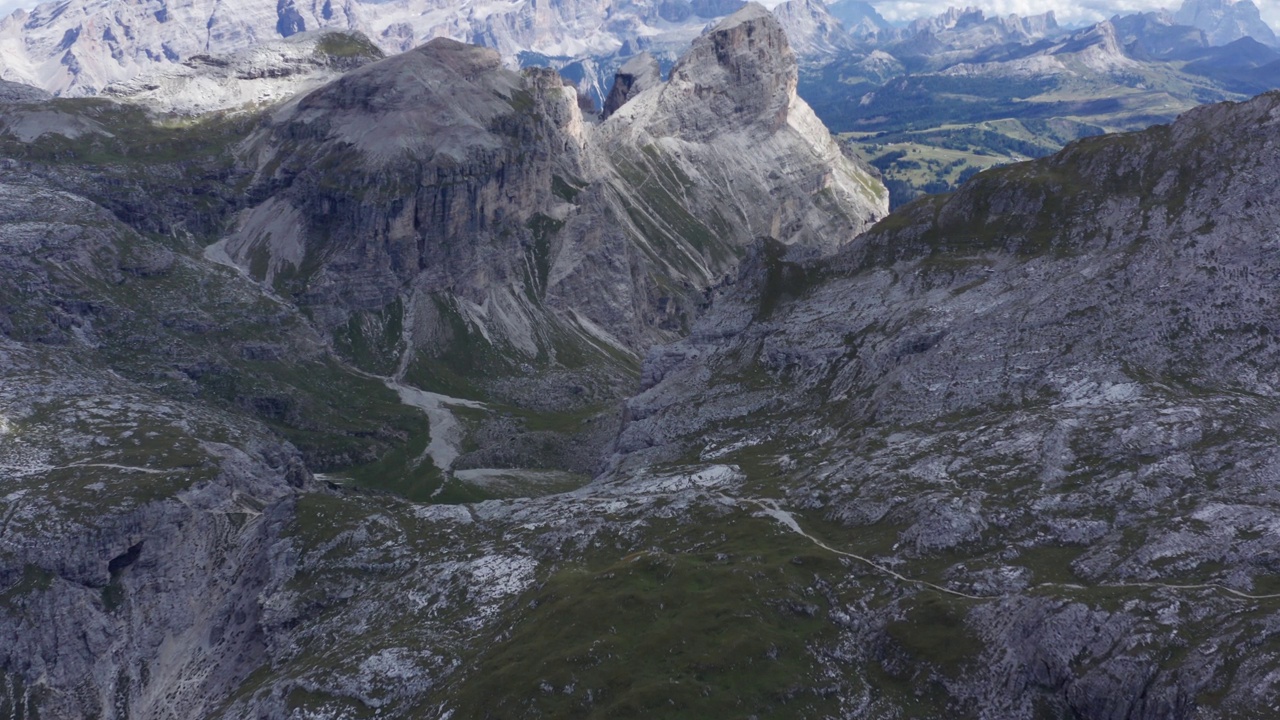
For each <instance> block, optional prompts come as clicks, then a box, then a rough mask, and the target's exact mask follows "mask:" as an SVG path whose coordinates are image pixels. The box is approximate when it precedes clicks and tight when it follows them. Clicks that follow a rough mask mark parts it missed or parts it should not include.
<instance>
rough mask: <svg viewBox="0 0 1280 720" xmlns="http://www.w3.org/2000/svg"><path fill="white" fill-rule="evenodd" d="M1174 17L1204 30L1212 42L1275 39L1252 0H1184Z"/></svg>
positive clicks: (1275, 40)
mask: <svg viewBox="0 0 1280 720" xmlns="http://www.w3.org/2000/svg"><path fill="white" fill-rule="evenodd" d="M1173 19H1174V21H1175V22H1177V23H1179V24H1181V25H1190V26H1191V27H1194V28H1198V29H1200V30H1203V31H1204V32H1205V34H1206V35H1207V36H1208V38H1209V43H1210V44H1212V45H1226V44H1227V43H1229V42H1232V41H1235V40H1239V39H1240V38H1242V37H1251V38H1253V39H1254V40H1257V41H1259V42H1262V43H1265V44H1267V45H1276V44H1277V42H1278V41H1277V38H1276V34H1275V31H1273V30H1272V29H1271V27H1270V26H1269V25H1267V23H1266V22H1264V21H1263V19H1262V15H1261V14H1260V13H1259V11H1258V6H1257V5H1254V4H1253V0H1184V1H1183V3H1182V7H1181V8H1179V9H1178V12H1176V13H1174V16H1173Z"/></svg>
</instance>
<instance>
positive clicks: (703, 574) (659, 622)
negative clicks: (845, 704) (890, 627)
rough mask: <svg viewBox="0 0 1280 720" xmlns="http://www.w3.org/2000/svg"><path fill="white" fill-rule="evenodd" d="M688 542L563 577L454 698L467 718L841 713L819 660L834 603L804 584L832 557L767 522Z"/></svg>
mask: <svg viewBox="0 0 1280 720" xmlns="http://www.w3.org/2000/svg"><path fill="white" fill-rule="evenodd" d="M712 528H713V529H712ZM688 534H689V535H697V536H700V537H697V538H694V537H686V538H684V540H685V541H686V542H692V543H694V544H695V545H696V549H694V550H690V551H683V552H675V551H673V552H663V551H659V550H646V551H641V552H637V553H634V554H631V555H627V556H624V557H620V558H617V557H615V558H613V559H608V560H602V561H601V562H598V563H590V564H588V565H583V566H571V567H566V568H562V569H560V570H559V571H557V572H555V573H554V574H553V575H552V576H551V577H550V578H548V579H547V581H546V582H545V583H543V584H542V585H541V586H540V587H539V588H538V589H537V590H536V591H534V592H533V593H532V594H531V595H530V596H529V597H527V598H526V605H525V606H526V607H527V608H528V609H527V611H525V612H524V613H523V614H522V615H523V616H522V617H520V618H519V620H518V621H517V622H516V624H515V625H514V626H513V627H512V628H511V629H510V631H509V632H506V633H504V636H503V637H502V638H501V639H498V640H497V641H496V642H494V643H493V644H492V645H491V646H490V647H489V648H488V649H487V650H486V651H484V652H482V654H481V656H480V657H479V658H478V659H477V666H476V669H475V671H474V672H472V673H470V674H469V675H468V676H467V678H466V679H465V680H464V681H463V684H462V685H461V686H460V687H458V688H457V689H456V698H457V700H456V702H455V703H454V705H455V706H456V707H458V708H460V709H461V712H462V713H463V715H462V716H461V717H477V718H478V717H491V718H506V717H511V718H516V717H521V718H533V717H669V718H706V717H746V716H756V717H761V718H768V717H776V718H783V717H815V716H822V715H827V714H831V713H834V712H835V710H836V708H835V706H834V704H833V703H832V701H831V700H829V699H828V698H827V697H826V696H825V695H824V693H823V692H822V688H823V687H825V686H826V684H827V683H828V682H829V680H828V679H825V678H823V677H822V676H821V674H820V673H819V671H818V669H817V668H816V667H815V665H814V660H813V658H812V655H811V653H810V651H809V648H810V647H811V645H812V643H814V642H817V641H819V639H820V638H821V637H822V636H823V634H824V633H825V632H827V631H828V625H827V623H826V621H825V619H824V618H825V615H826V612H827V608H826V605H825V602H824V601H823V600H822V599H821V598H819V597H817V596H816V595H813V594H811V593H810V592H808V591H807V590H806V588H807V587H808V585H809V583H811V582H812V579H813V577H814V575H815V574H816V573H821V572H824V571H837V569H836V567H835V562H834V561H833V560H832V559H831V558H829V557H825V553H823V554H821V555H815V554H813V553H812V548H811V547H808V546H807V543H805V542H804V541H803V539H797V538H796V537H794V536H790V535H785V534H781V533H779V532H777V531H776V529H775V528H774V527H771V524H770V523H768V522H767V521H764V520H760V519H756V518H736V519H733V520H730V521H725V520H723V519H722V520H721V521H719V522H717V523H715V524H714V525H712V526H711V527H706V526H704V527H703V528H702V529H701V530H690V531H689V533H688ZM677 543H678V544H683V543H680V542H679V541H677Z"/></svg>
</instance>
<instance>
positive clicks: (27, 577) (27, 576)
mask: <svg viewBox="0 0 1280 720" xmlns="http://www.w3.org/2000/svg"><path fill="white" fill-rule="evenodd" d="M51 587H53V573H51V572H49V571H47V570H44V569H43V568H39V567H36V566H35V565H31V564H27V565H24V566H22V577H21V578H19V579H18V582H16V583H14V584H13V585H12V586H11V587H9V588H6V589H5V590H4V591H3V592H0V605H3V606H4V607H7V608H15V607H16V606H17V605H18V602H19V600H20V599H21V598H24V597H26V596H28V595H31V594H34V593H40V592H44V591H46V590H48V589H49V588H51Z"/></svg>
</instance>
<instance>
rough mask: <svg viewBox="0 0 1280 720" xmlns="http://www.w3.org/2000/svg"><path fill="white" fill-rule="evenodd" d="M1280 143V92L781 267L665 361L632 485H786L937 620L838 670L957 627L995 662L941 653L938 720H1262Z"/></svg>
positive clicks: (1019, 177)
mask: <svg viewBox="0 0 1280 720" xmlns="http://www.w3.org/2000/svg"><path fill="white" fill-rule="evenodd" d="M1278 143H1280V95H1276V94H1275V93H1272V94H1269V95H1264V96H1261V97H1259V98H1257V99H1255V100H1252V101H1250V102H1247V103H1242V104H1238V105H1219V106H1212V107H1206V108H1202V109H1199V110H1197V111H1194V112H1191V113H1188V114H1187V115H1186V116H1184V117H1183V118H1181V119H1180V120H1179V121H1178V122H1176V123H1175V124H1173V125H1172V126H1167V127H1158V128H1155V129H1152V130H1149V131H1146V132H1143V133H1137V134H1131V135H1121V136H1114V137H1104V138H1098V139H1094V140H1089V141H1081V142H1079V143H1076V144H1073V145H1071V146H1069V147H1068V148H1067V149H1066V150H1065V151H1064V152H1062V153H1061V154H1059V155H1057V156H1055V157H1053V158H1051V159H1047V160H1044V161H1038V162H1034V163H1028V164H1024V165H1021V166H1013V167H1010V168H1006V169H1002V170H998V171H992V172H989V173H986V174H983V175H980V176H978V178H976V179H975V180H974V181H972V182H970V183H968V184H967V185H965V187H964V188H963V189H962V190H961V191H960V192H958V193H956V194H954V195H951V196H944V197H939V198H930V199H926V200H922V201H919V202H917V203H914V204H913V205H911V206H908V207H907V208H904V209H903V210H901V211H899V213H897V214H895V215H893V216H891V218H890V219H889V220H887V221H885V222H883V223H881V224H880V225H878V226H877V227H876V228H875V229H873V230H872V231H871V232H869V233H868V234H866V235H864V236H862V237H861V238H860V239H859V240H858V241H857V242H855V243H854V244H852V245H850V246H849V247H847V248H846V249H845V250H844V251H843V252H841V254H840V255H839V256H838V257H837V258H835V259H833V260H831V261H826V262H817V263H811V264H795V263H788V262H785V261H783V260H781V259H780V258H779V257H778V256H777V255H776V254H770V253H769V252H765V253H762V254H761V255H760V256H759V257H758V258H757V260H756V262H755V263H754V264H753V265H752V266H751V268H752V269H751V271H749V272H748V273H747V275H746V276H745V277H744V279H743V280H741V281H740V282H739V283H738V284H737V286H736V287H735V291H734V293H733V294H732V295H731V296H729V297H726V298H723V301H722V302H718V303H717V305H716V307H715V308H714V310H713V312H712V313H711V314H709V315H708V316H706V317H705V318H704V319H703V321H701V322H700V323H699V325H698V326H697V327H695V328H694V331H693V333H692V334H691V336H690V338H689V339H688V340H686V341H684V342H682V343H680V344H677V345H675V346H671V347H668V348H664V349H660V350H655V351H654V352H652V353H651V354H650V356H649V357H648V358H647V360H646V363H645V372H644V377H645V385H646V389H645V390H644V391H643V392H642V393H641V394H639V395H638V396H636V397H635V398H634V399H633V400H631V401H630V402H629V404H628V417H629V419H630V422H629V424H628V425H627V426H626V427H625V428H624V429H623V431H622V433H621V435H620V437H619V441H618V444H617V454H616V456H615V459H614V461H613V467H614V470H613V472H614V473H617V476H621V477H625V476H627V474H628V473H630V472H634V471H635V470H636V469H638V468H641V467H645V468H651V467H654V466H655V465H659V466H661V465H663V464H664V463H675V464H676V465H677V466H683V465H684V464H685V463H688V462H689V461H690V459H691V458H695V457H696V458H701V459H702V460H703V461H704V462H705V461H712V459H714V462H718V463H730V464H733V463H738V464H740V465H741V466H742V467H744V468H745V467H748V466H750V467H756V468H759V472H760V473H761V474H760V476H759V477H760V480H759V484H758V485H755V487H758V488H760V490H759V492H762V493H773V492H781V493H784V494H785V496H786V503H785V504H786V505H787V506H789V507H792V508H796V509H799V510H801V512H800V513H798V514H797V517H799V516H800V515H803V516H804V518H805V519H806V520H807V522H808V523H809V527H812V528H821V531H816V530H815V531H811V532H815V533H816V534H817V535H819V536H821V537H823V538H826V539H827V540H826V543H827V546H828V547H835V548H839V549H841V550H842V551H845V552H847V553H849V554H850V555H849V556H848V557H853V558H858V559H859V560H858V561H859V562H860V563H861V565H862V568H863V570H864V571H866V572H878V573H880V574H881V575H882V576H884V577H894V576H895V575H894V574H896V576H897V577H898V580H899V581H901V580H902V579H903V578H910V579H911V580H912V581H914V584H915V585H916V587H917V588H919V592H920V593H922V594H924V595H927V596H932V599H926V598H923V597H920V596H915V599H907V597H908V596H912V595H914V594H915V591H906V592H907V595H904V596H900V599H899V600H890V601H889V602H888V604H887V605H886V606H885V607H884V609H883V610H877V611H872V612H871V616H878V617H880V618H881V619H880V620H873V619H871V617H868V616H863V617H862V619H859V620H856V621H850V622H849V625H848V628H849V629H848V631H847V632H848V634H847V635H846V640H844V641H840V643H839V646H840V648H841V649H842V651H841V652H843V653H850V654H849V655H843V654H840V653H836V654H835V656H834V657H833V659H832V662H833V663H835V664H834V665H833V666H832V667H833V668H835V667H839V668H842V669H841V670H838V671H837V670H834V669H833V672H836V673H838V674H847V673H848V672H850V670H851V668H854V667H866V666H868V665H869V664H874V663H884V662H885V655H884V654H883V653H884V652H885V650H884V649H883V648H884V646H883V645H881V644H880V643H881V642H882V640H876V639H874V638H875V637H876V633H877V632H888V634H889V637H891V638H893V637H896V638H898V639H896V640H892V641H891V643H898V644H899V645H898V646H899V647H904V648H910V647H912V645H911V643H912V642H915V641H913V640H909V639H905V638H904V636H902V635H900V634H895V633H899V631H898V630H894V629H893V628H894V627H895V626H894V623H895V622H899V621H900V619H901V618H903V617H905V618H907V619H908V621H909V622H916V623H926V624H927V623H930V622H936V623H938V624H937V625H935V626H934V627H935V628H936V629H937V630H938V631H939V632H940V633H943V634H944V635H945V634H948V633H954V634H952V635H950V640H949V642H951V643H966V642H976V643H977V644H976V645H974V646H973V653H974V654H973V655H972V656H971V661H966V662H957V659H956V658H955V657H952V656H949V655H948V653H947V652H944V651H943V650H942V649H941V646H940V645H938V644H935V643H938V642H941V640H938V639H935V640H930V641H928V642H926V643H922V644H920V645H918V646H915V649H914V650H911V652H912V653H913V657H914V658H915V660H916V661H922V662H925V663H927V664H929V665H930V667H931V668H932V669H930V670H921V669H919V667H918V666H916V667H915V668H914V669H907V667H906V666H903V669H902V672H904V673H906V675H905V677H912V678H914V679H915V681H916V682H928V683H931V684H933V686H934V687H936V688H937V689H938V691H939V692H940V693H941V694H940V696H939V698H938V700H937V701H936V704H931V705H930V707H931V708H933V712H938V713H942V712H947V713H952V714H960V715H964V716H975V717H988V716H992V717H994V716H999V717H1009V718H1012V717H1034V716H1037V715H1036V714H1037V713H1044V712H1047V713H1049V714H1051V715H1057V714H1072V715H1073V716H1076V717H1088V718H1184V717H1185V718H1191V717H1219V716H1227V715H1231V714H1244V715H1253V714H1257V713H1262V712H1263V711H1262V710H1261V708H1265V707H1269V706H1270V705H1271V704H1272V703H1274V702H1275V701H1276V694H1277V693H1278V692H1280V688H1277V687H1276V686H1275V685H1274V684H1272V683H1270V681H1269V680H1266V679H1264V678H1267V677H1270V675H1269V673H1270V672H1271V670H1270V668H1274V666H1275V663H1276V662H1277V661H1280V654H1277V653H1278V651H1277V647H1276V645H1275V644H1274V642H1273V641H1274V635H1273V631H1272V630H1271V629H1270V628H1272V627H1274V623H1275V618H1276V607H1277V605H1276V603H1277V601H1278V599H1280V595H1278V594H1277V589H1278V588H1277V586H1276V584H1275V569H1274V568H1273V566H1272V564H1271V558H1273V557H1274V556H1275V554H1276V552H1277V548H1276V546H1275V537H1274V535H1273V534H1271V533H1270V532H1269V531H1267V530H1264V529H1263V528H1266V527H1270V523H1271V522H1273V518H1274V517H1275V515H1276V513H1277V506H1276V504H1275V502H1274V500H1273V498H1272V495H1273V488H1272V485H1273V484H1274V473H1273V472H1272V471H1271V470H1270V469H1269V468H1271V467H1272V466H1273V465H1274V463H1275V461H1276V458H1275V453H1274V448H1273V446H1272V445H1273V444H1272V442H1271V440H1270V438H1271V436H1272V435H1273V434H1274V428H1273V427H1272V426H1271V424H1270V421H1267V420H1263V418H1267V417H1270V415H1271V413H1273V412H1274V411H1275V409H1274V403H1275V387H1276V385H1275V383H1276V382H1277V379H1276V378H1275V377H1274V367H1275V365H1274V355H1275V352H1276V349H1275V345H1274V343H1273V342H1272V341H1271V340H1270V337H1271V335H1270V333H1271V329H1270V328H1269V322H1270V321H1269V319H1268V318H1269V317H1271V313H1272V312H1273V311H1272V309H1271V308H1270V302H1271V301H1270V300H1267V299H1265V298H1271V297H1273V296H1274V293H1273V292H1272V290H1271V289H1270V284H1271V283H1272V279H1271V278H1272V277H1273V275H1274V273H1270V272H1269V271H1268V270H1266V268H1267V267H1269V265H1270V264H1271V263H1272V262H1273V261H1274V258H1273V257H1272V252H1271V250H1269V249H1268V248H1269V242H1270V240H1268V238H1270V237H1271V236H1272V235H1274V232H1275V228H1276V227H1277V223H1280V217H1277V216H1276V215H1275V213H1274V212H1272V211H1271V210H1269V209H1268V208H1270V207H1271V206H1272V204H1271V203H1270V201H1269V200H1268V198H1271V197H1272V196H1273V195H1274V194H1275V193H1277V192H1280V155H1277V147H1280V144H1278ZM748 475H749V476H750V473H748ZM606 476H608V475H606ZM747 486H748V487H751V486H752V483H751V482H750V481H748V483H747ZM765 488H770V490H765ZM803 524H804V523H801V525H803ZM886 533H887V535H886ZM832 538H838V539H839V540H838V542H837V541H835V540H832ZM890 570H891V571H892V572H890ZM865 597H866V596H864V598H865ZM939 606H941V607H946V608H950V609H948V610H945V611H942V616H936V617H937V619H936V620H926V619H924V618H925V617H926V615H927V614H928V613H936V612H939V610H938V608H939ZM846 607H847V606H846ZM859 607H860V608H863V609H862V610H859V612H866V610H865V608H866V606H865V605H860V606H859ZM926 607H932V608H934V609H933V610H927V611H926V610H924V609H923V608H926ZM846 612H847V611H846ZM921 613H926V615H921ZM944 616H945V618H947V619H944ZM841 622H845V621H844V620H841ZM953 623H954V624H953ZM877 626H878V627H881V628H885V630H882V631H876V630H871V629H870V628H873V627H877ZM947 627H950V628H952V629H951V630H944V628H947ZM1071 627H1075V628H1076V629H1075V630H1069V629H1068V628H1071ZM902 643H905V644H902ZM872 648H881V649H879V650H873V649H872ZM1055 648H1058V649H1060V650H1058V649H1055ZM1228 648H1230V649H1228ZM885 667H888V666H885ZM890 672H891V673H892V672H897V671H894V670H890ZM869 682H871V681H869ZM890 706H891V704H882V703H881V701H878V700H868V701H867V704H864V705H860V706H859V708H860V711H859V712H860V714H862V715H863V716H866V717H881V716H888V713H889V712H891V711H890V710H889V707H890ZM1219 713H1221V715H1219Z"/></svg>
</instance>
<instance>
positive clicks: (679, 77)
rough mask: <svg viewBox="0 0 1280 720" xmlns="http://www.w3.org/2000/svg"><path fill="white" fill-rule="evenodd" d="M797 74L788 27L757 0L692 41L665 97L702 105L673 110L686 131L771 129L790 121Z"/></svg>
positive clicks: (687, 103) (681, 59)
mask: <svg viewBox="0 0 1280 720" xmlns="http://www.w3.org/2000/svg"><path fill="white" fill-rule="evenodd" d="M798 79H799V74H798V69H797V66H796V56H795V53H794V52H793V51H792V50H791V44H790V43H789V42H788V40H787V33H786V31H785V30H784V29H783V28H782V25H781V24H780V23H779V22H778V20H777V19H776V18H775V17H774V16H773V15H772V14H771V13H770V12H769V11H768V10H766V9H765V8H764V6H763V5H760V4H759V3H754V2H753V3H750V4H748V5H746V6H745V7H743V8H742V9H741V10H739V11H738V12H736V13H734V14H732V15H730V16H729V17H727V18H725V19H724V20H722V21H720V22H719V23H718V24H717V25H716V26H715V27H713V28H712V29H711V30H710V31H709V32H707V33H706V34H704V35H703V36H702V37H700V38H698V39H697V40H695V41H694V43H693V46H692V47H691V48H690V49H689V52H688V53H687V54H685V55H684V57H682V58H680V60H679V61H678V62H677V63H676V65H675V67H674V68H672V70H671V80H670V82H669V84H668V92H667V93H665V94H664V97H665V98H666V99H667V100H668V102H670V101H672V100H674V101H675V102H676V103H678V104H680V105H696V106H699V107H700V108H701V110H702V112H692V113H690V112H677V113H676V114H675V117H676V118H678V119H679V120H680V123H681V125H682V126H683V129H684V130H685V131H686V132H688V131H695V132H704V133H718V132H722V131H723V130H724V129H725V128H737V127H743V126H756V125H758V126H760V127H761V128H762V129H764V130H765V131H767V132H772V131H776V130H778V129H779V128H781V127H782V126H783V125H785V124H786V122H787V109H788V107H789V106H790V105H791V102H792V100H793V98H794V97H795V94H796V84H797V82H798ZM671 90H675V92H670V91H671ZM690 125H692V126H693V127H690Z"/></svg>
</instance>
